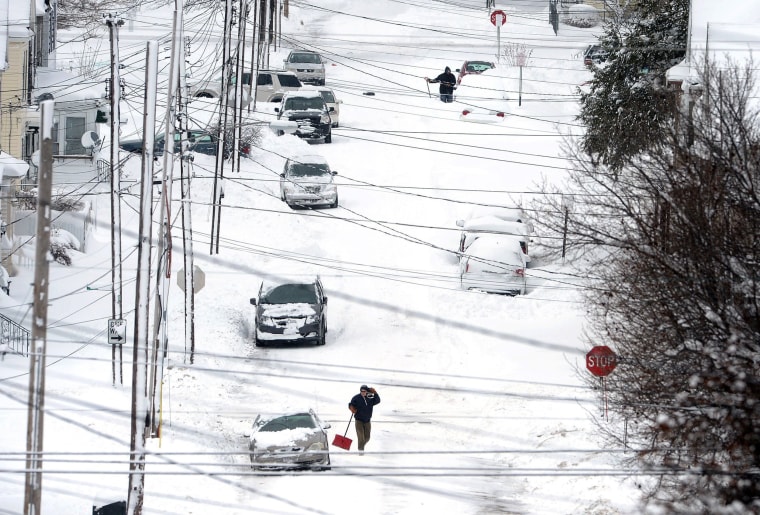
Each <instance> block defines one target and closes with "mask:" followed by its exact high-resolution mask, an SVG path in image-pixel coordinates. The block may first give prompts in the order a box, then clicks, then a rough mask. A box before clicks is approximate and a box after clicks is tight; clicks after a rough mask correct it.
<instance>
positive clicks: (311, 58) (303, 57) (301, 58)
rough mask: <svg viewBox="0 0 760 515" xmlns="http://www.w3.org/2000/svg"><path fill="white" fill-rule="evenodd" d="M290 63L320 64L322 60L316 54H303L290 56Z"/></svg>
mask: <svg viewBox="0 0 760 515" xmlns="http://www.w3.org/2000/svg"><path fill="white" fill-rule="evenodd" d="M290 62H291V63H309V64H321V63H322V60H321V59H320V58H319V56H318V55H317V54H311V53H308V54H307V53H303V54H291V55H290Z"/></svg>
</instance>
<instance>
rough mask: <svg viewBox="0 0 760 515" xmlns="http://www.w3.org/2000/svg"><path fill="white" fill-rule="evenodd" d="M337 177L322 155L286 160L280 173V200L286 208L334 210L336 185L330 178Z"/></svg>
mask: <svg viewBox="0 0 760 515" xmlns="http://www.w3.org/2000/svg"><path fill="white" fill-rule="evenodd" d="M337 174H338V172H336V171H333V170H331V169H330V165H329V164H327V161H326V160H325V158H324V157H322V156H317V155H306V156H298V157H294V158H291V159H288V160H287V161H286V162H285V167H284V169H283V171H282V173H281V174H280V199H281V200H283V201H284V202H285V203H286V204H287V205H288V206H290V207H294V206H299V207H303V206H329V207H338V186H337V185H336V184H335V180H334V179H333V177H334V176H335V175H337Z"/></svg>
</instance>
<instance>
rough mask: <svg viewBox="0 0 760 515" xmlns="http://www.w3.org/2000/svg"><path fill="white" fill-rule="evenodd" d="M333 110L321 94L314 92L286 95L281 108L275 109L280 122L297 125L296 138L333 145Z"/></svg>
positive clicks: (292, 92)
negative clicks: (331, 112) (331, 111)
mask: <svg viewBox="0 0 760 515" xmlns="http://www.w3.org/2000/svg"><path fill="white" fill-rule="evenodd" d="M331 109H334V108H328V107H327V104H326V103H325V100H324V99H323V98H322V95H321V94H320V92H319V91H314V90H311V91H309V90H302V91H291V92H290V93H285V95H284V96H283V97H282V102H280V105H279V107H275V108H274V110H275V112H276V113H277V119H278V120H281V121H289V122H295V123H296V124H297V127H296V129H295V135H296V136H298V137H299V138H303V139H306V140H310V141H324V142H325V143H332V118H331V116H330V110H331ZM282 134H283V131H280V135H282Z"/></svg>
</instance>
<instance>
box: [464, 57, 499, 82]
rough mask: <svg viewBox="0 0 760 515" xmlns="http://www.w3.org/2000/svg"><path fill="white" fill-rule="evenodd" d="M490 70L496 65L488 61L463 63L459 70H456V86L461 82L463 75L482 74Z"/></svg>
mask: <svg viewBox="0 0 760 515" xmlns="http://www.w3.org/2000/svg"><path fill="white" fill-rule="evenodd" d="M492 68H496V65H495V64H494V63H492V62H490V61H465V62H464V63H463V64H462V67H461V68H457V73H458V75H457V84H459V83H460V82H462V77H464V76H465V75H469V74H472V73H475V74H478V73H483V72H484V71H486V70H490V69H492Z"/></svg>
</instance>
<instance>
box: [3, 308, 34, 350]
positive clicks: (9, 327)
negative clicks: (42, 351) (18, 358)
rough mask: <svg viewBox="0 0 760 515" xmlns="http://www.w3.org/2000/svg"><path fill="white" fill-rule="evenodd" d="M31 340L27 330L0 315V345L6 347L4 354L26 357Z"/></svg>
mask: <svg viewBox="0 0 760 515" xmlns="http://www.w3.org/2000/svg"><path fill="white" fill-rule="evenodd" d="M31 339H32V333H31V332H30V331H29V330H28V329H27V328H25V327H22V326H20V325H18V324H17V323H16V322H14V321H13V320H11V319H10V318H8V317H6V316H5V315H3V314H0V344H2V345H5V346H6V349H7V351H6V352H15V353H16V354H21V355H22V356H28V355H29V342H30V341H31Z"/></svg>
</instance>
